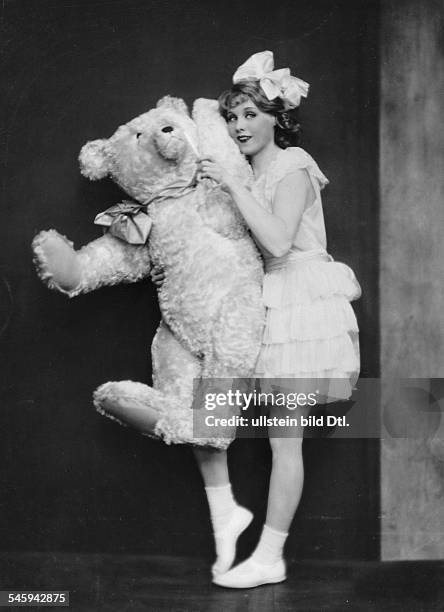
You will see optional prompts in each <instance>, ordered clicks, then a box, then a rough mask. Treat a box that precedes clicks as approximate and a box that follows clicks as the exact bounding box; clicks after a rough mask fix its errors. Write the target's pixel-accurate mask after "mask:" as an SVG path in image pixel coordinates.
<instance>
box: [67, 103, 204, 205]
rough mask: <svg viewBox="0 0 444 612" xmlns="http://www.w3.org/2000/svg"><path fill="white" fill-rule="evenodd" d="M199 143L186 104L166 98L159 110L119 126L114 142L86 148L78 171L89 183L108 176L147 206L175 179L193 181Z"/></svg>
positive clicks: (81, 154)
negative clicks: (89, 180)
mask: <svg viewBox="0 0 444 612" xmlns="http://www.w3.org/2000/svg"><path fill="white" fill-rule="evenodd" d="M196 144H197V132H196V126H195V123H194V122H193V121H192V119H191V118H190V116H189V114H188V110H187V107H186V105H185V103H184V102H183V101H182V100H180V99H178V98H172V97H170V96H166V97H165V98H162V99H161V100H159V102H158V103H157V107H156V108H154V109H151V110H149V111H148V112H146V113H144V114H142V115H140V116H139V117H136V118H135V119H132V120H131V121H129V122H128V123H126V124H125V125H121V126H120V127H119V128H118V129H117V130H116V132H115V133H114V134H113V135H112V136H111V138H108V139H99V140H93V141H91V142H88V143H87V144H86V145H84V147H83V148H82V150H81V151H80V155H79V162H80V171H81V173H82V174H83V175H84V176H85V177H87V178H89V179H91V180H98V179H101V178H104V177H105V176H110V177H111V178H112V179H113V180H114V181H115V182H116V183H117V184H118V185H119V186H120V187H121V188H122V189H123V190H124V191H125V192H126V193H128V194H129V195H130V196H131V197H132V198H134V199H135V200H137V201H138V202H140V203H142V204H144V203H146V202H148V201H149V200H150V198H152V196H153V195H154V194H155V193H157V192H159V191H161V190H162V189H164V188H165V187H168V186H169V185H171V184H174V183H176V182H177V181H179V182H182V183H186V182H191V181H192V179H193V177H194V175H195V171H196V160H197V157H198V153H197V149H196Z"/></svg>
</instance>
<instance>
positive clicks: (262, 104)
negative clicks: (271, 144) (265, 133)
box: [218, 79, 301, 149]
mask: <svg viewBox="0 0 444 612" xmlns="http://www.w3.org/2000/svg"><path fill="white" fill-rule="evenodd" d="M247 100H252V101H253V102H254V104H255V105H256V106H257V108H258V109H259V110H260V111H262V112H263V113H268V114H269V115H273V116H274V117H276V126H275V128H274V140H275V143H276V144H277V145H278V146H279V147H280V148H281V149H286V148H287V147H297V146H298V145H299V141H300V134H301V124H300V123H299V109H298V108H291V109H288V108H286V106H285V104H284V102H283V100H282V99H281V98H275V99H274V100H269V99H268V98H267V97H266V95H265V94H264V92H263V90H262V88H261V86H260V84H259V80H257V79H245V80H242V81H238V82H237V83H235V84H234V85H233V86H232V87H231V89H227V90H226V91H224V92H223V93H222V94H221V95H220V96H219V100H218V102H219V112H220V114H221V115H222V117H223V118H224V119H225V120H226V119H227V117H228V114H229V112H230V110H231V109H232V108H234V107H235V106H237V105H238V104H242V103H243V102H246V101H247Z"/></svg>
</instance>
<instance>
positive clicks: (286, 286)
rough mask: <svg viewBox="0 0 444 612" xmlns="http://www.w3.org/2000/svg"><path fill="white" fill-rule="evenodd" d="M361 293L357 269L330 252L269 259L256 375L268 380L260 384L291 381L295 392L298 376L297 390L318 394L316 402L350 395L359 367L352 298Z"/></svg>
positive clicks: (289, 254)
mask: <svg viewBox="0 0 444 612" xmlns="http://www.w3.org/2000/svg"><path fill="white" fill-rule="evenodd" d="M360 295H361V289H360V286H359V283H358V281H357V280H356V277H355V275H354V273H353V271H352V270H351V269H350V268H349V267H348V266H346V265H345V264H343V263H339V262H335V261H333V259H332V257H331V256H330V255H328V254H327V253H326V252H325V251H321V250H319V251H304V252H298V251H290V253H288V254H287V255H285V256H284V257H281V258H272V259H269V260H267V261H266V267H265V278H264V286H263V299H264V303H265V305H266V307H267V313H266V323H265V329H264V335H263V341H262V347H261V351H260V354H259V359H258V362H257V366H256V377H257V378H260V379H267V381H262V384H261V387H262V388H263V389H264V388H265V387H266V386H267V382H268V383H269V385H272V386H274V387H276V384H274V385H273V380H272V379H287V380H286V383H285V385H283V386H284V387H285V388H286V389H287V390H290V389H289V387H291V386H292V385H291V383H290V382H289V381H291V379H296V378H297V379H302V380H300V381H298V382H297V384H296V383H294V386H295V387H297V390H298V391H299V390H300V391H303V392H318V393H317V403H326V402H330V401H336V400H338V399H347V398H348V397H350V395H351V391H352V389H353V387H354V385H355V383H356V381H357V379H358V376H359V369H360V358H359V342H358V325H357V321H356V316H355V314H354V312H353V309H352V307H351V305H350V301H352V300H355V299H357V298H358V297H359V296H360ZM270 379H271V380H270ZM302 381H303V382H302ZM282 382H283V381H282ZM293 390H295V389H293Z"/></svg>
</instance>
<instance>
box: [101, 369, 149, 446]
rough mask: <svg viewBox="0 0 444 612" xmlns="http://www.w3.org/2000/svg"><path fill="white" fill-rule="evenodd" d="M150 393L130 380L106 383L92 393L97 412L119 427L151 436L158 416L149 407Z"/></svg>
mask: <svg viewBox="0 0 444 612" xmlns="http://www.w3.org/2000/svg"><path fill="white" fill-rule="evenodd" d="M150 391H153V389H151V388H150V387H148V386H147V385H144V384H142V383H137V382H133V381H131V380H124V381H120V382H107V383H105V384H103V385H101V386H100V387H99V388H98V389H96V391H95V392H94V406H95V408H96V410H97V412H99V413H100V414H102V415H103V416H106V417H108V418H110V419H112V420H114V421H117V422H118V423H120V424H121V425H129V426H130V427H135V428H136V429H138V430H139V431H141V432H142V433H148V434H153V433H154V429H155V427H156V423H157V421H158V420H159V416H160V415H159V412H158V411H156V410H155V409H154V408H153V407H152V406H150V404H151V400H152V398H151V397H150V395H151V394H150V393H149V392H150Z"/></svg>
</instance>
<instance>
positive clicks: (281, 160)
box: [267, 147, 328, 199]
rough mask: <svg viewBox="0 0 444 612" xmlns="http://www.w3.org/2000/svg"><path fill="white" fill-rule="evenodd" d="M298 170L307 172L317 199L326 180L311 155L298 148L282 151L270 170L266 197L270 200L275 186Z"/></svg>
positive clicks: (326, 182)
mask: <svg viewBox="0 0 444 612" xmlns="http://www.w3.org/2000/svg"><path fill="white" fill-rule="evenodd" d="M299 169H302V170H306V171H307V172H308V175H309V177H310V181H311V184H312V185H313V188H314V190H315V193H316V199H317V198H318V197H319V192H320V190H321V189H323V188H324V187H325V185H327V184H328V179H327V177H326V176H325V175H324V174H323V173H322V172H321V170H320V169H319V166H318V165H317V163H316V162H315V160H314V159H313V158H312V157H311V155H309V154H308V153H307V152H306V151H304V149H301V148H300V147H289V148H288V149H284V150H283V151H282V153H281V155H279V157H278V158H277V160H276V163H275V164H274V166H273V167H272V168H271V169H270V175H269V180H268V181H267V183H268V184H267V192H268V193H267V195H268V196H269V197H270V198H272V197H273V194H274V191H275V189H276V186H277V184H278V183H279V182H280V181H281V180H282V179H283V178H284V177H285V176H287V175H288V174H291V173H292V172H294V171H295V170H299Z"/></svg>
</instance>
